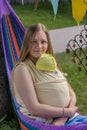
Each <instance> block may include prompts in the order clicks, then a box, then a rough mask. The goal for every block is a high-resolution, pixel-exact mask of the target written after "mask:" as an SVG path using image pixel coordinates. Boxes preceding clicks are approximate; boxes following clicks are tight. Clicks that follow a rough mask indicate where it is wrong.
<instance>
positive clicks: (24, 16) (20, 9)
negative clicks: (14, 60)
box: [13, 2, 86, 30]
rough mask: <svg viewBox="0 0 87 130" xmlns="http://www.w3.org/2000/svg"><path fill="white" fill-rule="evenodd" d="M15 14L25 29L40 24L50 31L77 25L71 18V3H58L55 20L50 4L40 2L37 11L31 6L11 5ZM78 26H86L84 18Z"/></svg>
mask: <svg viewBox="0 0 87 130" xmlns="http://www.w3.org/2000/svg"><path fill="white" fill-rule="evenodd" d="M13 8H14V10H15V12H16V13H17V15H18V17H19V18H20V20H21V21H22V23H23V25H24V26H25V28H28V27H29V26H30V25H31V24H33V23H38V22H41V23H43V24H45V25H46V26H47V28H48V29H49V30H50V29H57V28H63V27H70V26H75V25H77V23H76V21H75V20H74V18H73V16H72V8H71V3H60V4H59V8H58V12H57V16H56V19H55V20H54V13H53V8H52V5H51V3H50V2H41V3H39V5H38V9H37V11H34V5H33V4H25V5H24V6H22V5H13ZM80 24H86V16H85V17H84V19H83V20H82V22H81V23H80Z"/></svg>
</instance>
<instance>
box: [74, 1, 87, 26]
mask: <svg viewBox="0 0 87 130" xmlns="http://www.w3.org/2000/svg"><path fill="white" fill-rule="evenodd" d="M86 10H87V0H72V15H73V18H74V19H75V20H76V22H77V24H78V25H79V23H80V22H81V20H82V19H83V17H84V15H85V14H86Z"/></svg>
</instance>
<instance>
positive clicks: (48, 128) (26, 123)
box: [0, 0, 87, 130]
mask: <svg viewBox="0 0 87 130" xmlns="http://www.w3.org/2000/svg"><path fill="white" fill-rule="evenodd" d="M0 29H1V36H2V45H3V51H4V57H5V64H6V70H7V76H8V81H9V90H10V94H11V99H12V103H13V106H14V109H15V112H16V114H17V117H18V120H19V124H20V128H21V130H83V129H84V130H87V122H84V123H79V124H76V125H70V126H54V125H47V124H43V123H40V122H37V121H34V120H32V119H30V118H29V117H26V116H25V115H23V114H22V113H21V112H20V110H19V106H18V103H17V101H16V99H15V98H14V97H13V95H12V86H11V84H10V74H11V70H12V68H13V67H14V65H15V64H16V62H17V61H18V58H19V56H20V49H21V45H22V40H23V36H24V33H25V28H24V26H23V25H22V23H21V21H20V20H19V18H18V17H17V15H16V13H15V12H14V10H13V9H12V7H11V5H10V4H9V3H8V1H6V0H0Z"/></svg>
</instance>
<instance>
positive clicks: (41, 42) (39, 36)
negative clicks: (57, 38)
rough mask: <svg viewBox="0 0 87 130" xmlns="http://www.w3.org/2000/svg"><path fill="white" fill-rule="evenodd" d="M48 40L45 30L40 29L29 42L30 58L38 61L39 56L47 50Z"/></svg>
mask: <svg viewBox="0 0 87 130" xmlns="http://www.w3.org/2000/svg"><path fill="white" fill-rule="evenodd" d="M47 48H48V40H47V36H46V34H45V33H44V31H42V30H41V31H38V32H37V33H36V35H35V37H34V39H32V41H31V42H30V44H29V58H30V59H31V60H32V61H33V62H36V61H37V60H38V58H39V57H40V56H41V55H42V54H43V53H45V52H46V51H47Z"/></svg>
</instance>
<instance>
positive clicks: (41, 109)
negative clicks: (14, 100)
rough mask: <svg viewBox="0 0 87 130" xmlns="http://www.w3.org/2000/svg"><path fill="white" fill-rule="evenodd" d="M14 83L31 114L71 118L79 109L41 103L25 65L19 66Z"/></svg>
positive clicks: (15, 71)
mask: <svg viewBox="0 0 87 130" xmlns="http://www.w3.org/2000/svg"><path fill="white" fill-rule="evenodd" d="M14 82H15V85H16V87H17V89H18V92H19V94H20V96H21V99H22V100H23V102H24V104H25V105H26V107H27V109H28V110H29V112H30V113H31V114H32V115H34V116H39V117H63V116H65V117H71V116H72V115H74V113H75V112H76V110H77V107H76V106H74V107H71V108H65V109H63V108H59V107H53V106H49V105H46V104H41V103H39V101H38V99H37V96H36V92H35V88H34V85H33V81H32V77H31V75H30V73H29V71H28V70H27V68H26V67H25V66H24V65H18V66H17V67H16V68H15V70H14Z"/></svg>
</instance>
